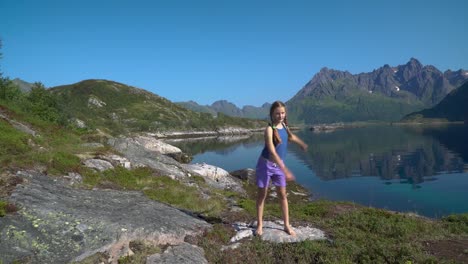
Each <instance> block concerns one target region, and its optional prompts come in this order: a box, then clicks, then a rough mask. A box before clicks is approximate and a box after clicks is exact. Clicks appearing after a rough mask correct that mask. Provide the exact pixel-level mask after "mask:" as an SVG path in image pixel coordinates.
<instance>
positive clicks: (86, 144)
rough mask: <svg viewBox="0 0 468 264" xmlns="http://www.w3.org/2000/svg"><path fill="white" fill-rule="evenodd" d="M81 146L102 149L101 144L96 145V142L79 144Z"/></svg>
mask: <svg viewBox="0 0 468 264" xmlns="http://www.w3.org/2000/svg"><path fill="white" fill-rule="evenodd" d="M81 146H83V147H85V148H103V147H104V145H103V144H102V143H98V142H90V143H84V144H81Z"/></svg>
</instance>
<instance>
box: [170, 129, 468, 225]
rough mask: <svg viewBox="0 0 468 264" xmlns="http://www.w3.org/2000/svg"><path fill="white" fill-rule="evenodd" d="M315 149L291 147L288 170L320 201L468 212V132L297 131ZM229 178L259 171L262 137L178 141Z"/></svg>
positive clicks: (431, 212) (404, 209)
mask: <svg viewBox="0 0 468 264" xmlns="http://www.w3.org/2000/svg"><path fill="white" fill-rule="evenodd" d="M296 134H297V135H298V136H299V137H301V139H303V140H304V141H305V142H306V143H307V144H308V145H309V149H308V151H307V152H303V151H302V150H300V148H299V147H298V146H296V145H294V144H291V147H289V148H288V150H289V151H288V155H287V157H286V164H287V165H288V166H289V168H290V169H291V170H292V171H293V173H294V174H295V175H296V181H297V182H298V183H300V184H301V185H303V186H304V187H306V188H308V189H309V190H310V192H311V194H312V198H313V199H320V198H324V199H330V200H340V201H352V202H356V203H360V204H363V205H366V206H372V207H378V208H384V209H389V210H395V211H401V212H408V211H410V212H416V213H418V214H422V215H425V216H429V217H441V216H444V215H448V214H451V213H466V212H468V203H467V202H466V201H468V192H466V190H467V189H468V143H467V141H466V140H465V137H466V135H468V128H467V127H466V126H459V125H458V126H457V125H450V126H445V127H435V126H432V127H430V126H390V125H388V126H383V125H380V126H377V125H376V126H368V127H360V128H350V129H341V130H336V131H334V132H331V133H312V132H311V131H309V130H302V131H296ZM168 143H170V144H173V145H175V146H177V147H179V148H181V149H182V151H184V152H187V153H189V154H191V155H193V156H194V160H193V161H192V162H193V163H199V162H206V163H208V164H212V165H215V166H219V167H221V168H223V169H225V170H227V171H233V170H238V169H244V168H254V167H255V164H256V161H257V159H258V156H259V155H260V152H261V150H262V148H263V146H264V143H263V136H262V134H261V133H259V134H255V135H254V136H252V137H248V138H247V137H243V138H238V137H236V138H210V139H208V138H204V139H197V140H184V141H179V142H175V141H174V142H171V141H168Z"/></svg>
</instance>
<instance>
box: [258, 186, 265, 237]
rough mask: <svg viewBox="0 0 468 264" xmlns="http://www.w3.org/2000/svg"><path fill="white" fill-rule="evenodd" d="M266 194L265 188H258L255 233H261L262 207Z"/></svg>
mask: <svg viewBox="0 0 468 264" xmlns="http://www.w3.org/2000/svg"><path fill="white" fill-rule="evenodd" d="M266 196H267V188H258V194H257V230H256V231H255V234H256V235H259V236H261V235H262V234H263V207H264V206H265V199H266Z"/></svg>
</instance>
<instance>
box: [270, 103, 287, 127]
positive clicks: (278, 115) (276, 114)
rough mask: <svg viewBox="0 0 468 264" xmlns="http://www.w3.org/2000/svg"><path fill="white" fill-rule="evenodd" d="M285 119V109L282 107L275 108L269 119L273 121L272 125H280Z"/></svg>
mask: <svg viewBox="0 0 468 264" xmlns="http://www.w3.org/2000/svg"><path fill="white" fill-rule="evenodd" d="M285 117H286V109H285V108H284V107H282V106H280V107H277V108H276V109H275V110H273V114H272V115H271V118H272V119H273V123H276V124H278V123H281V122H283V121H284V118H285Z"/></svg>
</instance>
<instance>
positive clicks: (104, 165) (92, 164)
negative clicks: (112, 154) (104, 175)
mask: <svg viewBox="0 0 468 264" xmlns="http://www.w3.org/2000/svg"><path fill="white" fill-rule="evenodd" d="M83 164H84V165H85V166H86V167H88V168H91V169H95V170H98V171H105V170H110V169H113V168H114V166H112V163H110V162H109V161H107V160H101V159H87V160H85V161H84V162H83Z"/></svg>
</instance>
